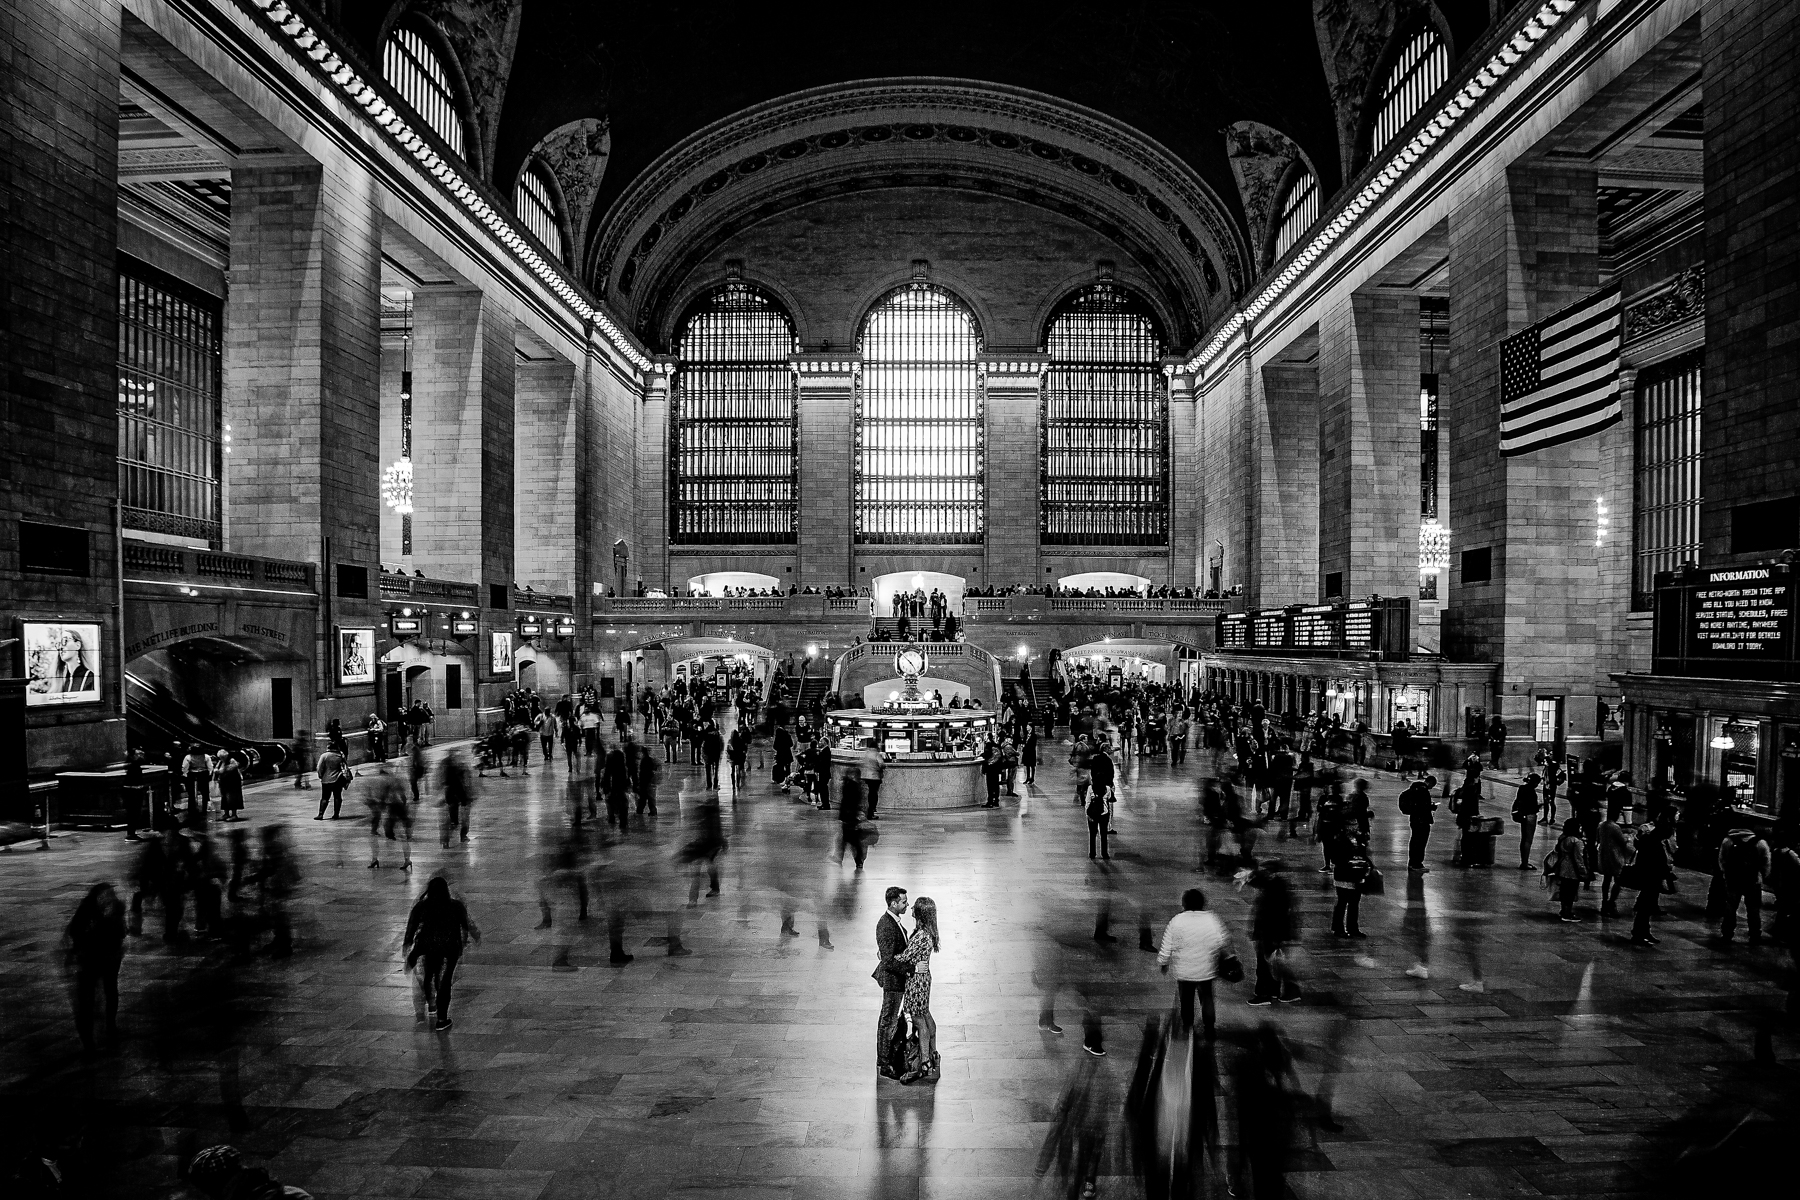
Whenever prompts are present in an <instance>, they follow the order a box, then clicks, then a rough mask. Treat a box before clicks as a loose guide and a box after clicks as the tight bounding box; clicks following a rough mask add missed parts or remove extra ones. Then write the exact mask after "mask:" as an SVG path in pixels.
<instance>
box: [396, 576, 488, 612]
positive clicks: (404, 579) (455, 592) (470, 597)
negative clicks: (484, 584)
mask: <svg viewBox="0 0 1800 1200" xmlns="http://www.w3.org/2000/svg"><path fill="white" fill-rule="evenodd" d="M381 598H382V599H383V600H427V601H437V602H438V603H440V604H467V605H470V606H475V605H479V604H480V603H481V588H480V587H479V586H478V585H476V584H473V583H458V582H457V581H455V580H453V579H422V578H420V577H419V576H417V575H383V576H381Z"/></svg>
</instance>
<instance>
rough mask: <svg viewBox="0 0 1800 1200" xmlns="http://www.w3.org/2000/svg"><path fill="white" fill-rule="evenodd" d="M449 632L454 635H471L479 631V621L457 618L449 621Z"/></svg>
mask: <svg viewBox="0 0 1800 1200" xmlns="http://www.w3.org/2000/svg"><path fill="white" fill-rule="evenodd" d="M450 632H451V634H452V635H453V636H455V637H473V636H474V635H475V634H477V633H480V632H481V622H480V621H464V620H461V619H460V618H459V619H457V620H454V621H452V622H450Z"/></svg>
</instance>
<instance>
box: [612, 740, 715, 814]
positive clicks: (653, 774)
mask: <svg viewBox="0 0 1800 1200" xmlns="http://www.w3.org/2000/svg"><path fill="white" fill-rule="evenodd" d="M630 761H631V760H630V758H629V756H628V757H627V758H626V764H627V766H628V767H629V764H630ZM715 774H716V772H715ZM661 777H662V764H661V763H659V762H657V761H656V755H654V754H651V753H650V752H649V751H648V750H646V751H645V752H644V753H642V754H640V755H638V761H637V772H636V779H637V810H638V812H639V813H642V812H643V811H644V810H645V809H646V808H648V809H649V810H650V815H651V816H653V817H654V816H655V815H656V790H657V780H659V779H660V778H661ZM677 799H679V797H678V798H677Z"/></svg>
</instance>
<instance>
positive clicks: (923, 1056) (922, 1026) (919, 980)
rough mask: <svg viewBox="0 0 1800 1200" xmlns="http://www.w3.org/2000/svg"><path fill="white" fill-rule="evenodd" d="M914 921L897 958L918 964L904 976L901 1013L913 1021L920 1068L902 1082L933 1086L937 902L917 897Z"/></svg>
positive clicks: (935, 1078)
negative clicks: (933, 996)
mask: <svg viewBox="0 0 1800 1200" xmlns="http://www.w3.org/2000/svg"><path fill="white" fill-rule="evenodd" d="M913 920H914V921H915V922H917V924H915V925H914V926H913V933H912V937H911V938H910V939H908V941H907V943H906V949H905V950H902V951H901V952H900V954H899V956H898V957H899V958H900V961H902V962H909V963H914V964H917V966H916V969H915V970H914V971H913V973H912V974H911V975H910V976H908V977H907V980H906V995H905V997H904V998H903V999H902V1000H901V1010H902V1011H903V1012H905V1013H906V1015H907V1016H909V1017H911V1018H912V1020H913V1025H914V1026H915V1028H916V1029H917V1032H918V1035H919V1053H920V1062H921V1066H920V1067H919V1069H918V1070H916V1071H913V1072H911V1073H909V1074H907V1075H906V1076H904V1077H903V1078H902V1079H901V1082H902V1083H912V1082H914V1081H915V1080H919V1079H923V1080H926V1081H927V1082H930V1083H935V1082H937V1078H938V1055H937V1022H936V1021H935V1020H933V1019H932V1016H931V956H932V954H934V953H935V952H936V951H937V950H938V949H939V943H938V921H937V902H936V901H935V900H933V899H931V897H929V896H920V897H919V899H918V902H917V903H915V904H914V905H913Z"/></svg>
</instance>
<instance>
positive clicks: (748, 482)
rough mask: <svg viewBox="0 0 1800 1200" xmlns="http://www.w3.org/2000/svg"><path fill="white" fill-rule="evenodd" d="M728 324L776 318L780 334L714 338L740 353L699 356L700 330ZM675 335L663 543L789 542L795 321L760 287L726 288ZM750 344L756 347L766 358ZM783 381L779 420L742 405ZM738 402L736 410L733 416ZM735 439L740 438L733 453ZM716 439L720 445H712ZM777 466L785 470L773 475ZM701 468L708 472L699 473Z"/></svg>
mask: <svg viewBox="0 0 1800 1200" xmlns="http://www.w3.org/2000/svg"><path fill="white" fill-rule="evenodd" d="M732 316H742V317H752V316H754V317H755V318H757V319H758V320H761V321H767V319H769V318H774V319H775V320H777V321H778V322H779V324H780V327H781V329H782V330H784V331H785V332H784V333H783V334H782V335H781V336H780V337H774V336H770V334H769V331H768V330H767V329H764V330H760V331H758V330H740V331H738V332H737V333H736V334H733V333H731V332H729V331H724V330H721V331H717V332H716V333H715V334H714V337H715V338H716V340H717V345H716V349H717V350H720V351H727V350H729V351H738V352H739V353H699V351H700V350H701V347H698V346H696V345H695V342H694V339H695V337H696V323H697V322H699V321H701V320H702V319H705V318H719V319H720V323H721V324H725V323H726V320H727V319H728V318H730V317H732ZM680 328H681V333H680V334H679V335H678V336H677V338H676V343H675V344H676V353H677V360H678V363H679V365H678V366H677V368H676V371H675V377H674V378H673V379H672V380H671V381H670V387H669V430H668V436H669V462H668V487H669V497H668V520H669V530H668V534H669V537H668V540H669V542H670V543H671V544H674V545H690V546H701V545H727V544H729V545H793V544H795V543H796V542H798V540H799V532H800V436H799V432H800V405H799V380H798V378H797V376H796V374H795V371H794V365H793V354H794V351H795V349H796V342H795V335H794V320H793V317H792V316H791V315H789V313H788V312H787V310H786V309H784V308H783V307H782V306H781V304H780V302H779V301H777V300H776V299H775V298H774V297H773V296H771V295H769V294H768V293H767V292H765V291H763V290H762V289H761V288H757V287H755V286H754V285H751V284H747V283H744V282H742V281H740V280H732V281H729V282H727V283H725V284H724V285H722V286H720V287H718V288H715V289H714V290H713V291H711V292H709V293H707V294H706V296H705V297H703V298H702V299H701V300H700V301H698V302H697V303H696V304H694V305H693V306H691V307H690V308H689V310H688V313H687V315H686V316H684V317H683V319H682V322H681V327H680ZM734 338H735V339H737V340H736V342H735V344H733V341H734ZM746 342H760V343H762V345H763V352H762V353H757V352H756V348H755V346H753V345H748V344H746ZM744 351H747V353H746V352H744ZM783 377H785V379H786V389H785V390H786V395H787V413H786V415H785V416H771V415H769V414H767V413H755V412H751V411H749V410H748V409H747V408H745V407H744V401H745V400H746V398H748V397H766V396H774V395H776V394H778V393H779V392H780V391H781V388H780V383H779V381H780V380H781V379H782V378H783ZM702 381H704V386H703V387H702V386H700V385H701V382H702ZM734 385H735V386H734ZM734 400H736V401H738V402H739V409H740V411H738V412H737V413H736V414H735V415H733V414H732V411H731V408H732V403H733V401H734ZM732 431H735V432H736V433H737V434H738V435H739V437H738V438H737V439H736V441H737V444H735V445H734V444H731V442H732V441H733V439H732V438H731V437H730V436H729V435H730V433H731V432H732ZM758 431H766V432H767V433H769V434H771V435H772V436H771V438H770V440H769V443H768V444H766V445H757V444H756V442H757V438H756V436H755V435H756V433H757V432H758ZM778 431H779V432H778ZM721 432H724V433H726V434H727V436H726V437H725V438H724V439H716V438H712V437H709V436H708V435H717V434H719V433H721ZM782 434H785V439H784V438H783V437H782V436H781V435H782ZM784 440H785V444H782V443H783V441H784ZM714 441H722V442H723V444H708V443H709V442H714ZM783 464H785V470H782V469H779V468H780V467H781V466H782V465H783ZM702 465H704V466H706V467H708V468H709V469H706V470H700V469H698V468H699V467H701V466H702ZM771 467H776V468H778V469H774V470H771V469H770V468H771ZM757 468H760V469H757ZM757 492H761V493H762V494H761V495H760V496H759V495H756V494H755V493H757ZM709 493H710V494H709Z"/></svg>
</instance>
